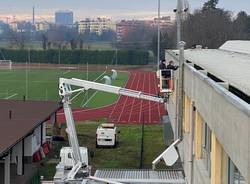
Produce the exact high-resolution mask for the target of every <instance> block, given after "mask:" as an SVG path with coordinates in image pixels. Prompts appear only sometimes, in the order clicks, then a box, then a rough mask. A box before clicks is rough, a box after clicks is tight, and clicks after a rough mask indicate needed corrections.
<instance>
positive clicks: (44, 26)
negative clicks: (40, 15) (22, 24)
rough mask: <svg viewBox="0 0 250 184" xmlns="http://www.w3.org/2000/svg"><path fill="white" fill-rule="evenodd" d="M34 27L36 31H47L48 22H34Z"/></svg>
mask: <svg viewBox="0 0 250 184" xmlns="http://www.w3.org/2000/svg"><path fill="white" fill-rule="evenodd" d="M35 27H36V30H37V31H47V30H48V29H49V27H50V24H49V23H48V22H36V23H35Z"/></svg>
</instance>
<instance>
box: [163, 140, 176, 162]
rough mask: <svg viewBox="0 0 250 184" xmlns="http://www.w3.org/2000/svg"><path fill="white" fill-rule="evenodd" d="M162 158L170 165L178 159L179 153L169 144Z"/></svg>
mask: <svg viewBox="0 0 250 184" xmlns="http://www.w3.org/2000/svg"><path fill="white" fill-rule="evenodd" d="M162 158H163V160H164V162H165V164H166V165H167V166H172V165H174V163H175V162H176V161H177V160H178V158H179V155H178V153H177V151H176V149H175V147H174V146H173V145H171V146H169V147H168V149H167V150H166V152H165V153H164V154H163V155H162Z"/></svg>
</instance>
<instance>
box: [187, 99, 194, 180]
mask: <svg viewBox="0 0 250 184" xmlns="http://www.w3.org/2000/svg"><path fill="white" fill-rule="evenodd" d="M191 109H192V111H191V118H190V134H189V146H190V147H189V157H188V162H189V164H188V165H189V166H188V167H189V168H188V184H192V183H193V150H194V146H193V141H194V122H195V105H194V102H192V105H191Z"/></svg>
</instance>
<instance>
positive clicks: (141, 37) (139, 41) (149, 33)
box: [119, 22, 156, 50]
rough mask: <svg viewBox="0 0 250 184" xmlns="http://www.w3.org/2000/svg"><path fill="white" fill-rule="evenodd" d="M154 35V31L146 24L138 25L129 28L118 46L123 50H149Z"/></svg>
mask: <svg viewBox="0 0 250 184" xmlns="http://www.w3.org/2000/svg"><path fill="white" fill-rule="evenodd" d="M155 33H156V29H155V28H154V27H152V26H150V25H149V24H146V23H143V22H141V23H138V24H136V26H134V27H133V26H131V29H130V30H129V31H128V33H127V35H126V36H125V37H124V38H123V39H122V42H121V43H120V44H119V45H122V47H124V48H132V49H137V48H139V49H146V50H147V49H149V48H150V47H151V44H152V37H153V36H154V34H155Z"/></svg>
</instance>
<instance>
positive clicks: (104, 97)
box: [0, 69, 128, 107]
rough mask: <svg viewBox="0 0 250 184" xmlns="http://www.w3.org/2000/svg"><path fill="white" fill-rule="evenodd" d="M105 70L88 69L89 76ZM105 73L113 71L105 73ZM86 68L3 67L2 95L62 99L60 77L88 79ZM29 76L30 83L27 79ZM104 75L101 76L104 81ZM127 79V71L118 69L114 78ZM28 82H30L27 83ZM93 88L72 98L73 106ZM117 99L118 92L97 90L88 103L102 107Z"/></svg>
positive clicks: (120, 81) (92, 77) (0, 74)
mask: <svg viewBox="0 0 250 184" xmlns="http://www.w3.org/2000/svg"><path fill="white" fill-rule="evenodd" d="M102 73H103V72H89V75H88V77H89V80H95V79H96V78H97V77H99V76H100V75H101V74H102ZM105 75H110V74H109V73H106V74H105ZM86 76H87V75H86V72H83V71H65V70H34V69H33V70H30V71H27V72H26V71H25V70H1V71H0V85H1V89H0V98H7V99H23V96H24V95H26V89H27V95H26V99H28V100H54V101H55V100H56V101H57V100H59V96H58V81H59V78H60V77H64V78H72V77H74V78H79V79H86ZM26 79H27V81H28V82H27V83H26ZM101 79H102V77H100V80H99V81H98V82H103V81H101ZM127 79H128V74H127V73H119V74H118V79H117V80H115V81H113V84H114V85H118V86H124V84H125V83H126V81H127ZM26 84H27V85H26ZM93 93H94V91H93V90H92V91H89V92H88V95H86V92H85V93H84V94H83V93H82V94H81V95H79V97H78V98H76V100H74V101H73V106H74V107H81V106H82V105H83V104H85V102H86V101H88V97H89V98H90V97H91V96H92V94H93ZM116 99H117V95H113V94H106V93H102V92H98V93H96V95H95V96H93V98H92V100H90V101H89V104H87V105H88V107H99V106H102V105H107V104H110V103H113V102H114V101H115V100H116Z"/></svg>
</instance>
